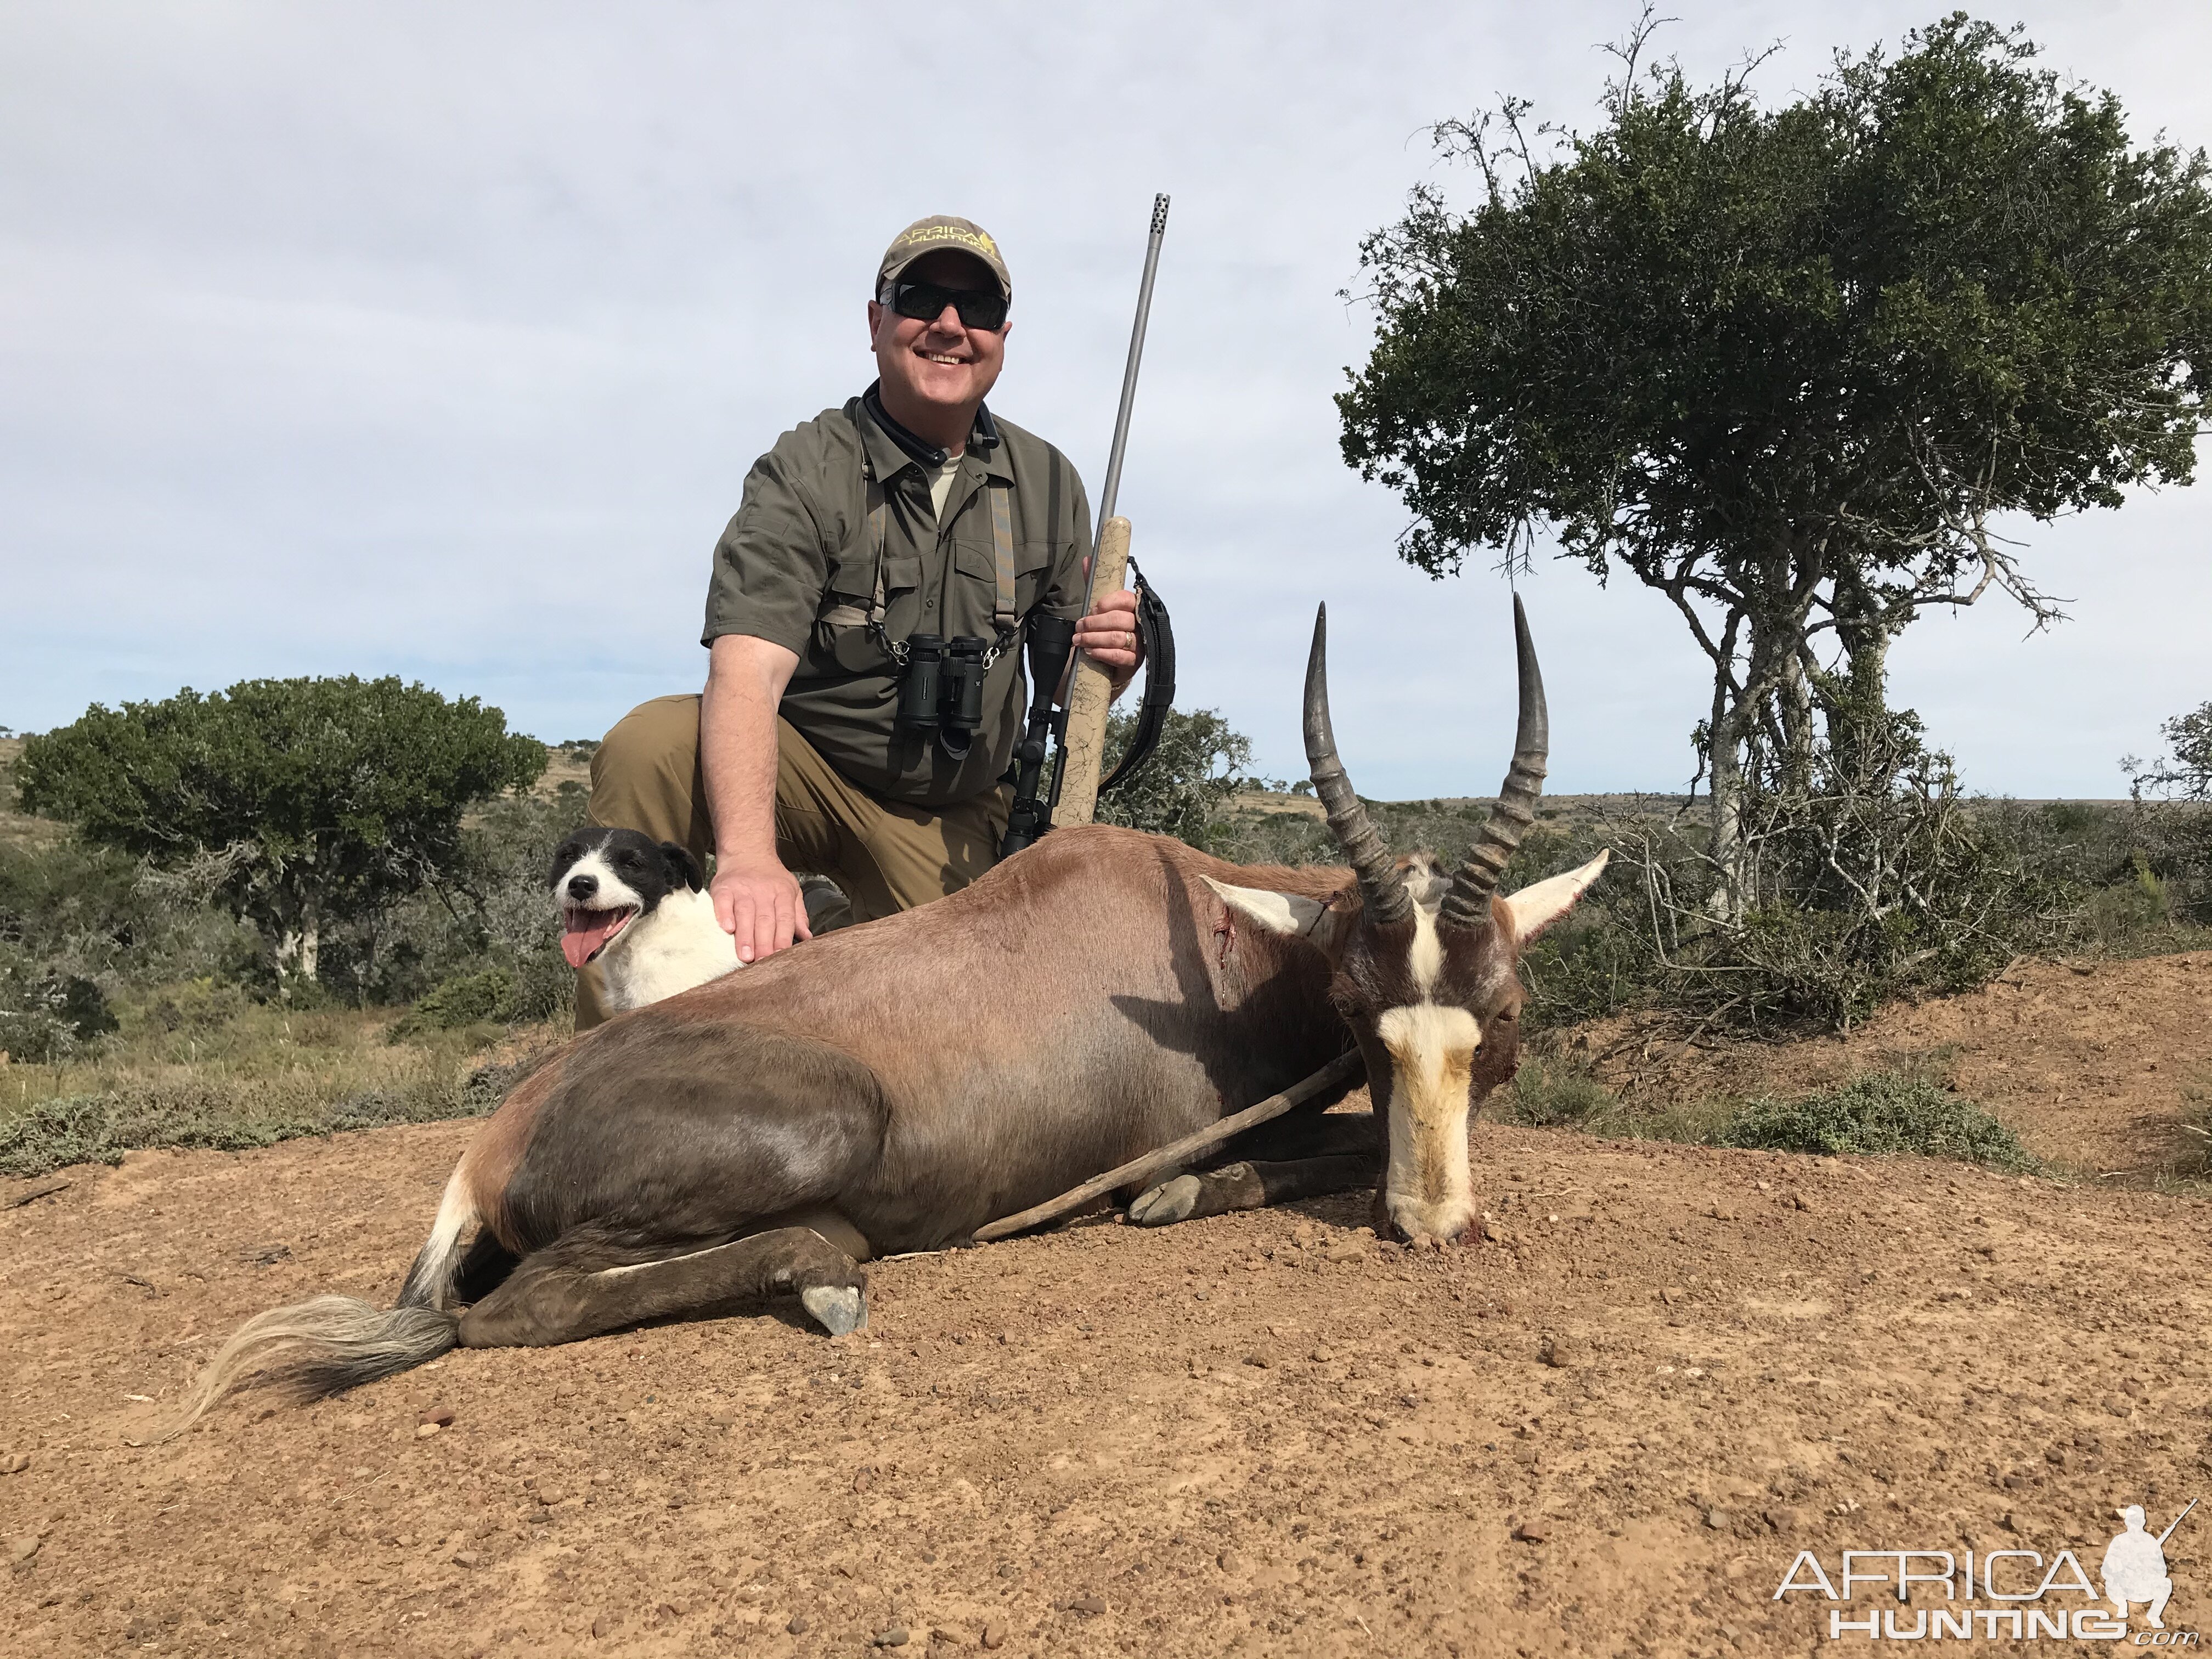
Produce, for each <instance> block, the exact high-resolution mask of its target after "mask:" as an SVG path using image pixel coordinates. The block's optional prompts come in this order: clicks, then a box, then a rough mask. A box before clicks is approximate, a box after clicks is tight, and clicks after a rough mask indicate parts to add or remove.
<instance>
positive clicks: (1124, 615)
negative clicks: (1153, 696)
mask: <svg viewBox="0 0 2212 1659" xmlns="http://www.w3.org/2000/svg"><path fill="white" fill-rule="evenodd" d="M1075 648H1076V649H1077V650H1078V651H1081V652H1085V653H1088V654H1089V655H1090V657H1091V660H1092V661H1093V662H1095V663H1097V665H1099V666H1100V667H1101V668H1103V669H1104V670H1105V671H1106V672H1107V673H1108V675H1109V676H1110V677H1111V678H1112V679H1113V682H1114V695H1115V696H1117V697H1118V696H1121V693H1122V691H1123V690H1125V689H1126V688H1127V685H1128V684H1129V682H1130V681H1131V680H1133V679H1134V678H1136V677H1137V670H1138V669H1139V668H1141V667H1142V666H1144V662H1145V647H1144V644H1143V642H1142V641H1141V640H1140V639H1139V636H1138V634H1137V596H1136V595H1135V594H1134V593H1133V592H1130V591H1129V590H1128V589H1127V588H1126V587H1125V588H1122V589H1121V591H1120V592H1114V593H1109V594H1108V595H1107V596H1106V597H1105V598H1104V599H1101V600H1099V601H1098V608H1097V610H1096V611H1092V612H1091V614H1090V615H1089V616H1087V617H1084V618H1082V619H1081V620H1080V621H1079V622H1078V623H1076V624H1075ZM1068 666H1069V670H1070V671H1071V672H1072V671H1073V668H1074V662H1073V659H1070V661H1069V665H1068Z"/></svg>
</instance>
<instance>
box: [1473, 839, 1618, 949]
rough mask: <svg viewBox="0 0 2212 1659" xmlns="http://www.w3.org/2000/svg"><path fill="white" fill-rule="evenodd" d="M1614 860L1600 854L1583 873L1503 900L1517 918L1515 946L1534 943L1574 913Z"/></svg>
mask: <svg viewBox="0 0 2212 1659" xmlns="http://www.w3.org/2000/svg"><path fill="white" fill-rule="evenodd" d="M1612 856H1613V854H1611V853H1609V852H1607V853H1600V854H1598V855H1597V856H1596V857H1595V858H1594V859H1592V860H1590V861H1589V863H1588V864H1585V865H1584V866H1583V867H1582V868H1581V869H1579V870H1570V871H1568V872H1566V874H1565V875H1564V876H1552V877H1549V878H1547V879H1545V880H1543V881H1540V882H1538V883H1536V884H1534V886H1532V887H1523V888H1522V890H1520V891H1519V892H1517V893H1508V894H1507V895H1506V896H1504V898H1503V899H1501V900H1499V901H1498V902H1500V903H1501V904H1503V905H1504V907H1505V909H1506V913H1507V914H1508V915H1510V916H1511V917H1512V918H1513V943H1514V944H1515V945H1516V946H1517V945H1528V944H1531V943H1533V942H1534V940H1535V939H1537V938H1538V937H1539V936H1540V935H1541V934H1542V933H1543V931H1544V930H1545V929H1546V928H1547V927H1550V926H1551V925H1552V924H1553V922H1555V921H1558V920H1559V918H1560V917H1561V916H1564V915H1566V914H1567V912H1568V911H1570V910H1571V909H1573V908H1575V901H1576V900H1577V899H1578V898H1580V897H1581V896H1583V890H1584V889H1585V888H1587V887H1588V886H1589V884H1591V883H1592V882H1594V881H1595V880H1596V879H1597V878H1598V877H1599V876H1600V875H1601V874H1602V873H1603V872H1604V870H1605V866H1606V861H1607V860H1608V859H1610V858H1611V857H1612Z"/></svg>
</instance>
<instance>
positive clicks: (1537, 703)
mask: <svg viewBox="0 0 2212 1659" xmlns="http://www.w3.org/2000/svg"><path fill="white" fill-rule="evenodd" d="M1513 649H1514V654H1515V656H1516V658H1517V659H1518V661H1519V665H1520V671H1521V720H1520V724H1519V726H1518V727H1517V728H1516V731H1515V732H1514V734H1513V764H1512V765H1511V766H1510V767H1508V768H1507V769H1506V771H1505V781H1504V785H1503V786H1501V787H1499V789H1498V805H1495V806H1493V807H1492V808H1491V809H1490V817H1489V818H1488V819H1487V820H1486V822H1485V823H1484V824H1483V826H1482V832H1481V834H1480V835H1478V836H1476V837H1475V838H1474V846H1473V847H1471V848H1468V854H1467V858H1466V859H1465V860H1464V861H1463V862H1462V864H1461V865H1460V866H1459V869H1458V871H1457V872H1456V873H1455V874H1454V875H1453V877H1452V884H1451V891H1449V893H1447V894H1445V895H1444V902H1443V908H1441V909H1439V910H1438V911H1437V926H1438V927H1482V926H1484V925H1485V924H1486V923H1487V922H1488V921H1489V920H1490V896H1491V895H1492V893H1494V892H1495V891H1497V890H1498V877H1499V875H1501V874H1502V873H1503V872H1504V869H1505V863H1506V860H1509V859H1510V858H1511V857H1512V856H1513V849H1514V848H1516V847H1518V846H1519V845H1520V844H1521V837H1522V836H1523V835H1525V834H1527V833H1528V826H1529V825H1530V824H1531V823H1534V822H1535V819H1536V802H1537V800H1538V799H1539V798H1541V796H1542V794H1543V793H1544V763H1545V761H1546V760H1547V758H1548V757H1550V755H1551V752H1552V722H1551V717H1550V716H1549V715H1548V714H1547V713H1546V712H1545V708H1544V676H1543V673H1542V671H1541V670H1539V669H1538V668H1537V666H1536V647H1535V646H1534V643H1533V642H1532V641H1530V640H1529V638H1528V616H1527V614H1526V613H1525V612H1524V611H1522V609H1521V596H1520V595H1519V594H1518V593H1516V594H1515V595H1514V596H1513Z"/></svg>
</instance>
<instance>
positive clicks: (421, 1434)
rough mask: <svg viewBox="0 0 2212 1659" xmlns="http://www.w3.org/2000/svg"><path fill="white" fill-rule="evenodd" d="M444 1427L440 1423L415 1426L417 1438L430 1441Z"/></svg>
mask: <svg viewBox="0 0 2212 1659" xmlns="http://www.w3.org/2000/svg"><path fill="white" fill-rule="evenodd" d="M443 1426H444V1425H442V1424H438V1423H417V1424H416V1425H415V1437H416V1439H417V1440H428V1438H429V1437H431V1436H432V1435H434V1434H437V1433H439V1432H440V1431H441V1430H442V1428H443Z"/></svg>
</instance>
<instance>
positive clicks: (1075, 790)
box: [1052, 519, 1129, 823]
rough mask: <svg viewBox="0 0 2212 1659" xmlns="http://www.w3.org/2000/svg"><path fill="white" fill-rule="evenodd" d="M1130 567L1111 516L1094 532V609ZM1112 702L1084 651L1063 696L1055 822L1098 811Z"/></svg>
mask: <svg viewBox="0 0 2212 1659" xmlns="http://www.w3.org/2000/svg"><path fill="white" fill-rule="evenodd" d="M1128 568H1129V521H1128V520H1127V519H1109V520H1106V522H1105V524H1104V525H1103V526H1101V528H1100V530H1099V532H1098V553H1097V558H1096V560H1095V561H1094V562H1092V565H1091V605H1090V609H1091V610H1093V611H1096V610H1097V608H1098V602H1099V601H1100V600H1101V599H1104V598H1105V597H1106V595H1107V594H1109V593H1114V592H1120V591H1121V585H1122V583H1123V582H1124V581H1125V580H1127V573H1128ZM1113 701H1114V681H1113V678H1112V677H1111V676H1110V675H1109V674H1108V673H1107V671H1105V670H1104V669H1103V668H1101V667H1100V666H1099V665H1097V663H1095V662H1093V661H1091V659H1090V658H1089V657H1088V656H1087V655H1081V654H1079V655H1078V656H1077V658H1076V659H1075V676H1074V679H1073V684H1071V685H1070V686H1069V688H1068V694H1067V733H1066V737H1065V738H1063V739H1062V740H1061V744H1060V752H1061V753H1062V754H1063V755H1064V756H1065V757H1066V763H1065V764H1064V766H1063V767H1062V769H1061V771H1060V793H1059V797H1058V799H1057V800H1056V801H1055V802H1054V806H1053V810H1052V821H1053V822H1054V823H1090V822H1091V820H1092V818H1093V817H1096V816H1097V811H1098V779H1099V775H1100V773H1101V771H1102V770H1103V767H1104V764H1105V760H1106V716H1107V714H1108V713H1109V711H1110V709H1111V708H1112V705H1113Z"/></svg>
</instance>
